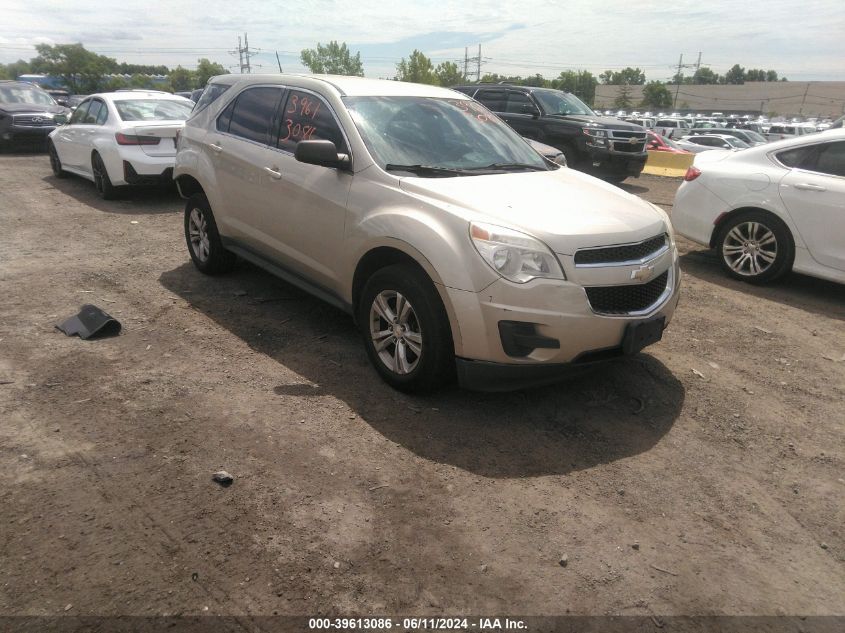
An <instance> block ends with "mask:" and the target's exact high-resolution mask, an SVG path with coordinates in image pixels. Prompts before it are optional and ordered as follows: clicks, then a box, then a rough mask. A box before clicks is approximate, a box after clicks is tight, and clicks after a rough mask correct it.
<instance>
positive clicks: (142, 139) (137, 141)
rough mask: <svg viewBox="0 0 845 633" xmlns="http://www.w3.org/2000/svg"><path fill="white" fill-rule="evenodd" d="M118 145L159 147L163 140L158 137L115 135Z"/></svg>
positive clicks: (119, 133)
mask: <svg viewBox="0 0 845 633" xmlns="http://www.w3.org/2000/svg"><path fill="white" fill-rule="evenodd" d="M114 138H115V140H116V141H117V144H118V145H158V144H159V142H160V141H161V139H160V138H159V137H157V136H135V135H134V134H122V133H121V132H118V133H117V134H115V135H114Z"/></svg>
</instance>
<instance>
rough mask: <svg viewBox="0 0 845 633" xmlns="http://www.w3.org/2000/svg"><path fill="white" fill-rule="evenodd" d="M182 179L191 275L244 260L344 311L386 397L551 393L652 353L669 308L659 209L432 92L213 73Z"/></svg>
mask: <svg viewBox="0 0 845 633" xmlns="http://www.w3.org/2000/svg"><path fill="white" fill-rule="evenodd" d="M174 177H175V179H176V182H177V184H178V186H179V189H180V192H181V194H182V195H183V197H185V198H187V200H188V202H187V205H186V207H185V224H184V226H185V238H186V241H187V245H188V250H189V252H190V256H191V259H192V260H193V262H194V264H195V265H196V267H197V268H198V269H199V270H200V271H202V272H204V273H207V274H219V273H223V272H225V271H227V270H229V269H231V268H232V266H233V265H234V264H235V260H236V257H242V258H243V259H245V260H248V261H250V262H253V263H255V264H257V265H259V266H262V267H264V268H265V269H267V270H269V271H271V272H272V273H274V274H276V275H278V276H279V277H281V278H283V279H285V280H287V281H289V282H290V283H292V284H295V285H297V286H299V287H301V288H304V289H305V290H307V291H309V292H311V293H313V294H314V295H316V296H318V297H320V298H322V299H324V300H326V301H328V302H329V303H331V304H333V305H335V306H337V307H338V308H340V309H342V310H345V311H347V312H348V313H350V314H351V315H352V316H353V318H354V320H355V322H356V324H357V327H358V329H359V330H360V333H361V335H362V337H363V340H364V345H365V347H366V350H367V354H368V355H369V358H370V360H371V362H372V364H373V366H374V367H375V369H376V370H377V371H378V372H379V374H380V375H381V376H382V377H383V378H384V380H385V381H387V382H388V383H389V384H390V385H392V386H393V387H395V388H397V389H401V390H405V391H427V390H431V389H433V388H435V387H437V386H438V385H440V384H441V383H443V382H444V381H446V380H449V379H450V378H453V377H455V376H457V379H458V381H459V382H460V384H462V385H463V386H465V387H468V388H475V389H484V390H500V389H510V388H515V387H522V386H526V385H530V384H536V383H542V382H549V381H552V380H555V379H556V378H558V377H559V376H560V375H561V374H562V372H564V371H565V370H566V368H568V367H569V366H571V365H572V364H576V365H580V364H588V363H592V362H596V361H599V360H605V359H608V358H612V357H615V356H621V355H623V354H633V353H636V352H638V351H639V350H641V349H643V348H644V347H646V346H647V345H650V344H652V343H654V342H656V341H658V340H659V339H660V338H661V336H662V333H663V330H664V328H665V327H666V326H667V325H668V323H669V321H670V319H671V318H672V314H673V312H674V310H675V306H676V303H677V298H678V286H679V282H680V273H679V269H678V255H677V250H676V248H675V244H674V240H673V237H672V230H671V227H670V224H669V219H668V217H667V216H666V214H665V213H664V212H663V211H662V210H660V209H659V208H657V207H655V206H654V205H652V204H650V203H648V202H645V201H642V200H640V199H639V198H636V197H635V196H632V195H630V194H628V193H626V192H624V191H622V190H621V189H619V188H617V187H614V186H612V185H608V184H606V183H603V182H602V181H600V180H597V179H595V178H593V177H591V176H587V175H585V174H582V173H580V172H577V171H574V170H571V169H565V168H561V167H559V166H558V165H555V164H554V163H551V162H550V161H548V160H545V159H544V158H543V157H542V156H540V155H539V154H538V153H537V152H536V151H535V150H534V149H532V148H531V146H530V145H528V143H526V142H525V140H524V139H522V138H521V137H520V136H519V135H517V134H516V132H514V131H513V130H512V129H511V128H510V127H509V126H507V125H506V124H505V123H504V122H502V121H501V120H500V119H498V118H497V117H496V116H495V115H494V114H492V113H491V112H490V111H489V110H487V109H486V108H484V106H482V105H481V104H479V103H478V102H476V101H474V100H472V99H470V98H468V97H467V96H466V95H463V94H461V93H458V92H454V91H451V90H447V89H444V88H438V87H433V86H421V85H416V84H410V83H403V82H398V81H380V80H370V79H363V78H356V77H333V76H298V75H224V76H220V77H215V78H213V79H212V80H211V82H210V83H209V84H208V86H207V87H206V90H205V92H204V94H203V95H202V97H201V98H200V100H199V101H198V103H197V105H196V107H195V109H194V112H193V114H192V117H191V118H190V119H189V120H188V121H187V122H186V125H185V128H184V131H183V132H182V134H181V137H180V139H179V141H178V152H177V156H176V167H175V170H174Z"/></svg>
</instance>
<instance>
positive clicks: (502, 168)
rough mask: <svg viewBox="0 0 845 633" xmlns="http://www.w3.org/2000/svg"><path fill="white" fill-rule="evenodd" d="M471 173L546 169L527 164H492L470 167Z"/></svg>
mask: <svg viewBox="0 0 845 633" xmlns="http://www.w3.org/2000/svg"><path fill="white" fill-rule="evenodd" d="M470 169H471V170H472V171H484V170H488V169H489V170H490V171H511V170H516V169H530V170H531V171H548V168H546V167H545V166H542V165H530V164H528V163H493V164H491V165H486V166H484V167H471V168H470Z"/></svg>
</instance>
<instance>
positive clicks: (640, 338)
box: [622, 317, 666, 354]
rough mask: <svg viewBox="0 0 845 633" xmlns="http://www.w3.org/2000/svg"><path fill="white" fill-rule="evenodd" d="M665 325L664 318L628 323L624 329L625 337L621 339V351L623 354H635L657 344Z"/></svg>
mask: <svg viewBox="0 0 845 633" xmlns="http://www.w3.org/2000/svg"><path fill="white" fill-rule="evenodd" d="M665 325H666V317H658V318H656V319H649V320H648V321H638V322H637V323H629V324H628V327H627V328H626V329H625V336H624V337H622V351H623V352H624V353H625V354H636V353H637V352H639V351H641V350H642V349H644V348H646V347H648V346H649V345H653V344H654V343H657V341H659V340H660V339H662V338H663V328H664V327H665Z"/></svg>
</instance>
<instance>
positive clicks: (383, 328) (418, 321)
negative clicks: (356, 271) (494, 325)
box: [357, 264, 455, 393]
mask: <svg viewBox="0 0 845 633" xmlns="http://www.w3.org/2000/svg"><path fill="white" fill-rule="evenodd" d="M357 317H358V327H359V328H360V331H361V336H362V337H363V339H364V346H365V347H366V350H367V355H368V356H369V358H370V362H371V363H372V364H373V366H374V367H375V369H376V371H377V372H378V373H379V375H381V377H382V378H383V379H384V380H385V382H387V383H388V384H389V385H390V386H391V387H393V388H394V389H398V390H399V391H406V392H413V393H425V392H429V391H432V390H433V389H435V388H437V387H438V386H440V385H441V384H443V383H444V382H445V381H446V380H447V379H448V378H449V377H451V376H452V375H453V374H454V369H455V357H454V347H453V344H452V332H451V329H450V326H449V319H448V317H447V316H446V309H445V308H444V307H443V302H442V301H441V300H440V295H439V294H438V293H437V290H436V289H435V287H434V284H433V283H432V282H431V280H430V279H429V278H428V277H427V276H426V275H425V274H424V273H423V272H422V271H420V270H419V269H417V268H416V267H414V266H410V265H406V264H397V265H393V266H388V267H386V268H382V269H381V270H379V271H377V272H376V273H375V274H374V275H373V276H372V277H370V279H369V280H368V281H367V283H366V285H365V286H364V290H363V291H362V293H361V299H360V301H359V304H358V314H357Z"/></svg>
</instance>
